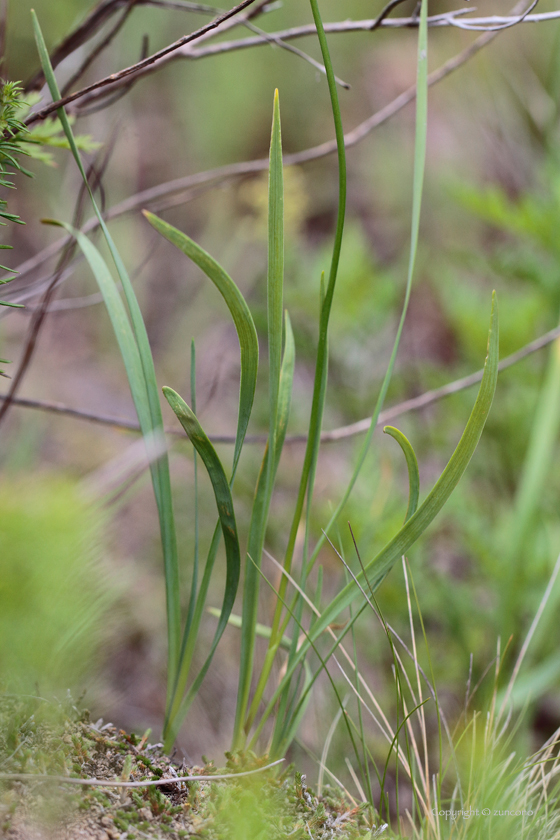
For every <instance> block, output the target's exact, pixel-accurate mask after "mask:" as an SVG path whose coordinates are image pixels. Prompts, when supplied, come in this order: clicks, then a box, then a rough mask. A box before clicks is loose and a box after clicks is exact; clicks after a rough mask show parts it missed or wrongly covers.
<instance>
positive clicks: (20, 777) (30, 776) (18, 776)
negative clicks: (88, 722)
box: [0, 758, 285, 788]
mask: <svg viewBox="0 0 560 840" xmlns="http://www.w3.org/2000/svg"><path fill="white" fill-rule="evenodd" d="M283 761H285V759H284V758H279V759H278V761H273V762H272V764H267V765H266V766H265V767H258V768H257V769H256V770H244V771H243V772H242V773H222V774H216V775H215V776H170V777H169V778H166V779H153V780H147V781H144V782H122V781H115V782H109V781H106V780H105V779H75V778H73V777H71V776H49V775H48V774H46V773H0V779H6V780H7V781H14V782H60V783H62V784H65V785H87V786H88V787H118V788H141V787H158V786H160V785H175V784H179V783H180V782H215V781H219V780H221V779H237V778H238V777H240V776H254V775H255V774H256V773H263V772H264V771H265V770H269V769H270V768H271V767H276V765H277V764H281V763H282V762H283Z"/></svg>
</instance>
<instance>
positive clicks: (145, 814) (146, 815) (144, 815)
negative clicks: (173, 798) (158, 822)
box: [138, 808, 152, 821]
mask: <svg viewBox="0 0 560 840" xmlns="http://www.w3.org/2000/svg"><path fill="white" fill-rule="evenodd" d="M138 816H139V817H140V819H141V820H145V821H148V820H151V819H152V812H151V811H150V809H149V808H140V809H139V811H138Z"/></svg>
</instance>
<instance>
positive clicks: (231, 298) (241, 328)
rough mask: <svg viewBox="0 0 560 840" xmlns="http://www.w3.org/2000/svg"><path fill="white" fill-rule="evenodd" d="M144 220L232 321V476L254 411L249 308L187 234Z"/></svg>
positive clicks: (255, 360) (253, 334) (255, 352)
mask: <svg viewBox="0 0 560 840" xmlns="http://www.w3.org/2000/svg"><path fill="white" fill-rule="evenodd" d="M143 214H144V216H145V218H146V219H147V220H148V222H149V223H150V224H151V225H152V227H154V228H155V229H156V230H157V231H158V233H161V235H162V236H164V237H165V238H166V239H167V240H168V241H169V242H171V244H172V245H175V247H176V248H178V249H179V250H180V251H182V252H183V254H185V255H186V256H187V257H188V258H189V259H190V260H192V261H193V262H194V263H195V264H196V265H197V266H198V267H199V268H200V269H202V271H203V272H204V273H205V274H206V276H207V277H208V278H209V279H210V280H211V281H212V282H213V283H214V285H215V286H216V288H217V289H218V291H219V292H220V294H221V295H222V297H223V299H224V301H225V302H226V305H227V307H228V309H229V311H230V313H231V317H232V319H233V322H234V324H235V329H236V330H237V337H238V339H239V346H240V348H241V384H240V387H239V419H238V423H237V435H236V439H235V450H234V455H233V469H232V473H233V474H235V470H236V468H237V464H238V462H239V456H240V455H241V449H242V447H243V441H244V440H245V435H246V433H247V426H248V424H249V418H250V416H251V410H252V408H253V400H254V397H255V387H256V383H257V370H258V366H259V344H258V338H257V331H256V329H255V324H254V321H253V317H252V315H251V313H250V311H249V307H248V306H247V304H246V302H245V298H244V297H243V295H242V294H241V292H240V291H239V289H238V288H237V286H236V285H235V283H234V282H233V280H232V279H231V277H230V276H229V275H228V274H227V273H226V272H225V271H224V269H223V268H222V267H221V265H220V264H219V263H217V262H216V260H215V259H214V258H213V257H211V256H210V254H208V253H206V251H205V250H204V249H203V248H201V247H200V245H197V243H196V242H193V240H192V239H190V238H189V237H188V236H187V235H186V233H182V231H180V230H177V228H175V227H173V226H172V225H170V224H168V223H167V222H164V221H163V219H160V218H158V216H154V214H153V213H149V212H148V211H147V210H144V211H143Z"/></svg>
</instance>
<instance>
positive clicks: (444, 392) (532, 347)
mask: <svg viewBox="0 0 560 840" xmlns="http://www.w3.org/2000/svg"><path fill="white" fill-rule="evenodd" d="M558 338H560V327H556V328H555V329H553V330H549V332H547V333H544V335H541V336H539V338H536V339H535V340H534V341H531V342H529V343H528V344H526V345H525V346H524V347H521V348H520V349H519V350H517V351H516V352H515V353H512V354H511V355H510V356H506V358H505V359H502V361H501V362H500V364H499V365H498V369H499V370H500V371H503V370H506V368H508V367H511V366H512V365H515V364H517V363H518V362H520V361H522V359H526V358H527V357H528V356H530V355H531V354H532V353H536V352H537V351H538V350H541V349H542V348H543V347H546V346H547V345H549V344H551V343H552V342H553V341H555V340H556V339H558ZM482 374H483V371H482V370H478V371H476V373H471V374H469V375H468V376H463V377H462V378H461V379H456V380H454V381H453V382H448V383H447V385H442V386H441V388H434V389H433V390H431V391H426V392H425V393H424V394H420V395H419V396H417V397H412V398H411V399H409V400H404V402H401V403H398V404H397V405H394V406H392V407H391V408H387V409H386V410H385V411H382V412H381V414H380V415H379V418H378V420H377V425H378V426H382V425H385V424H386V423H388V422H389V421H390V420H394V419H395V418H396V417H400V416H401V414H406V413H407V412H409V411H418V410H419V409H421V408H426V407H427V406H428V405H433V404H434V403H436V402H438V401H439V400H441V399H443V398H444V397H448V396H451V395H452V394H457V393H458V392H459V391H464V390H466V389H467V388H470V387H471V386H472V385H476V384H477V382H480V380H481V379H482ZM5 399H6V395H5V394H0V402H1V401H2V400H5ZM12 402H13V404H14V405H17V406H20V407H21V408H32V409H36V410H38V411H46V412H50V413H53V414H63V415H65V416H67V417H74V418H75V419H77V420H87V421H89V422H91V423H99V424H100V425H103V426H113V427H114V428H116V429H122V430H123V431H131V432H139V431H140V425H139V423H138V422H137V421H135V420H127V419H126V418H123V417H116V416H113V415H107V414H98V413H96V412H90V411H84V410H83V409H80V408H72V407H71V406H68V405H64V403H57V402H49V401H47V400H34V399H27V398H24V397H17V398H14V399H13V400H12ZM370 424H371V417H365V418H364V419H363V420H358V422H357V423H351V424H350V425H349V426H341V427H339V428H338V429H332V430H331V431H326V432H322V433H321V442H322V443H334V442H336V441H338V440H344V439H346V438H350V437H354V436H355V435H359V434H363V433H364V432H366V431H367V430H368V429H369V427H370ZM165 432H166V434H169V435H174V436H179V437H182V438H184V432H182V431H179V430H178V429H176V428H166V429H165ZM209 437H210V440H211V441H212V442H213V443H224V444H233V443H235V437H234V436H233V435H209ZM266 441H267V436H266V435H247V437H246V438H245V442H246V443H266ZM306 441H307V436H306V435H287V436H286V439H285V443H286V444H294V443H305V442H306Z"/></svg>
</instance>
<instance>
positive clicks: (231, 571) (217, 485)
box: [163, 387, 241, 746]
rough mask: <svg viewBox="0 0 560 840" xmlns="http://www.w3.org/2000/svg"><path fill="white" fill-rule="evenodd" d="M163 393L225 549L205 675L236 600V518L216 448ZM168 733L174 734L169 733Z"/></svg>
mask: <svg viewBox="0 0 560 840" xmlns="http://www.w3.org/2000/svg"><path fill="white" fill-rule="evenodd" d="M163 393H164V396H165V398H166V400H167V401H168V403H169V405H170V406H171V408H172V409H173V411H174V412H175V414H176V416H177V418H178V420H179V422H180V423H181V425H182V427H183V428H184V430H185V432H186V433H187V435H188V436H189V439H190V441H191V443H192V444H193V446H194V447H195V449H196V451H197V452H198V454H199V455H200V457H201V459H202V461H203V463H204V466H205V467H206V471H207V472H208V476H209V478H210V481H211V483H212V489H213V491H214V496H215V498H216V505H217V508H218V516H219V519H220V525H221V529H222V535H223V538H224V545H225V550H226V585H225V592H224V599H223V602H222V611H221V615H220V619H219V621H218V626H217V628H216V632H215V635H214V641H213V643H212V647H211V650H210V654H209V656H208V657H207V660H206V663H205V666H204V668H203V669H202V671H203V675H204V674H205V673H206V670H207V668H208V667H209V665H210V662H211V660H212V658H213V656H214V652H215V650H216V647H217V645H218V642H219V640H220V638H221V637H222V634H223V632H224V630H225V628H226V626H227V623H228V618H229V616H230V615H231V611H232V609H233V605H234V602H235V596H236V594H237V587H238V585H239V576H240V572H241V554H240V550H239V538H238V534H237V524H236V521H235V512H234V509H233V500H232V498H231V490H230V486H229V483H228V480H227V477H226V474H225V471H224V468H223V466H222V463H221V461H220V459H219V458H218V455H217V453H216V450H215V449H214V447H213V446H212V444H211V443H210V441H209V440H208V437H207V435H206V434H205V432H204V430H203V429H202V427H201V425H200V423H199V422H198V420H197V419H196V417H195V415H194V414H193V412H192V411H191V409H190V408H189V406H188V405H187V404H186V402H185V401H184V400H183V399H182V398H181V397H180V396H179V394H177V393H176V392H175V391H174V390H173V389H172V388H167V387H164V388H163ZM201 673H202V672H201ZM199 677H200V674H199ZM182 699H183V698H182V697H181V695H180V694H179V693H178V692H175V697H174V703H173V706H172V707H171V709H170V711H169V716H168V727H169V734H167V735H166V746H167V745H168V744H169V738H170V737H173V739H174V736H175V734H176V732H177V726H178V725H179V724H180V722H181V714H180V709H181V706H182ZM171 733H173V735H172V736H171Z"/></svg>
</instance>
